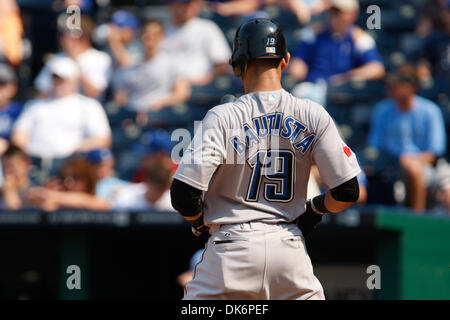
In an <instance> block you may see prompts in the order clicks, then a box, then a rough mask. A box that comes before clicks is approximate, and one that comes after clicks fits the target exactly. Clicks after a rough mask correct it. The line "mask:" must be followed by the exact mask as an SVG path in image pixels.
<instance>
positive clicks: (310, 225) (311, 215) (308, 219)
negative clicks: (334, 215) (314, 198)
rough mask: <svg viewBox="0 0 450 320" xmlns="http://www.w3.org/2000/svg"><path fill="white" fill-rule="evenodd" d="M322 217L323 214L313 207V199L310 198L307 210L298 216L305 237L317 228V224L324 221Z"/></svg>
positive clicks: (299, 225)
mask: <svg viewBox="0 0 450 320" xmlns="http://www.w3.org/2000/svg"><path fill="white" fill-rule="evenodd" d="M322 217H323V214H320V213H316V212H315V211H314V210H313V208H312V207H311V200H308V201H307V202H306V211H305V212H303V214H302V215H301V216H300V217H298V219H297V222H296V224H297V226H298V227H299V228H300V230H301V231H302V234H303V237H304V238H306V237H307V236H308V235H309V234H310V233H311V232H313V231H314V229H316V227H317V225H318V224H319V223H320V222H321V221H322Z"/></svg>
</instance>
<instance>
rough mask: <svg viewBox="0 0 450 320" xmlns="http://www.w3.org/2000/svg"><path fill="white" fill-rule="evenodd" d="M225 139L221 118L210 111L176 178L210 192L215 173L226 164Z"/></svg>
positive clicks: (179, 167) (185, 154) (183, 159)
mask: <svg viewBox="0 0 450 320" xmlns="http://www.w3.org/2000/svg"><path fill="white" fill-rule="evenodd" d="M224 137H225V131H224V127H223V125H222V123H221V119H220V117H219V116H218V115H217V114H216V113H214V112H211V111H209V112H208V113H207V114H206V116H205V118H204V119H203V121H202V124H201V125H200V126H199V128H198V129H197V131H196V133H195V135H194V139H193V140H192V141H191V143H190V145H189V147H188V148H187V149H186V151H185V152H184V155H183V158H182V159H181V162H180V165H179V166H178V169H177V172H176V173H175V175H174V178H175V179H177V180H180V181H183V182H184V183H186V184H188V185H190V186H192V187H194V188H197V189H200V190H202V191H206V190H208V185H209V182H210V180H211V178H212V176H213V174H214V172H215V171H216V169H217V168H218V167H219V166H220V165H221V164H222V163H224V162H225V154H226V151H225V141H224V139H225V138H224Z"/></svg>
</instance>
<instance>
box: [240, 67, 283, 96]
mask: <svg viewBox="0 0 450 320" xmlns="http://www.w3.org/2000/svg"><path fill="white" fill-rule="evenodd" d="M267 71H268V72H263V73H261V74H260V75H259V76H257V77H252V76H249V77H244V79H243V82H244V89H245V93H249V92H259V91H275V90H279V89H281V88H282V85H281V80H280V76H279V75H278V74H277V73H276V72H271V71H273V70H267Z"/></svg>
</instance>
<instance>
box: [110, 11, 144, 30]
mask: <svg viewBox="0 0 450 320" xmlns="http://www.w3.org/2000/svg"><path fill="white" fill-rule="evenodd" d="M111 22H112V23H113V24H115V25H116V26H118V27H119V28H131V29H138V28H139V21H138V19H137V18H136V17H135V16H134V14H132V13H130V12H128V11H125V10H119V11H116V12H114V14H113V15H112V17H111Z"/></svg>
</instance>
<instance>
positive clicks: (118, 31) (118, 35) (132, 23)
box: [107, 10, 143, 68]
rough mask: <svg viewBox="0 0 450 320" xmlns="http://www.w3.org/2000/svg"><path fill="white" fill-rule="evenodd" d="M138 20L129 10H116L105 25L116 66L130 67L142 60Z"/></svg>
mask: <svg viewBox="0 0 450 320" xmlns="http://www.w3.org/2000/svg"><path fill="white" fill-rule="evenodd" d="M138 32H139V21H138V19H137V18H136V17H135V16H134V15H133V14H132V13H130V12H127V11H125V10H118V11H116V12H114V14H113V15H112V17H111V22H110V23H109V24H108V25H107V33H108V44H109V51H110V53H111V55H112V57H113V60H114V64H115V67H116V68H123V67H130V66H134V65H136V64H138V63H139V62H141V61H142V58H143V57H142V56H143V54H142V51H143V50H142V46H141V44H140V43H139V41H138V39H137V34H138Z"/></svg>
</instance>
